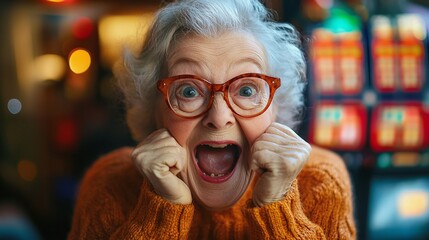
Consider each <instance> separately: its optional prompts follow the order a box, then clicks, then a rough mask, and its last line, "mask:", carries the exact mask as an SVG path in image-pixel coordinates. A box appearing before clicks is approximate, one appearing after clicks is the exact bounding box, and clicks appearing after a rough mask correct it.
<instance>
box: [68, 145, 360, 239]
mask: <svg viewBox="0 0 429 240" xmlns="http://www.w3.org/2000/svg"><path fill="white" fill-rule="evenodd" d="M131 151H132V149H131V148H122V149H119V150H116V151H114V152H112V153H110V154H108V155H106V156H104V157H102V158H100V159H99V160H98V161H97V162H95V163H94V164H93V166H92V167H91V168H90V169H89V170H88V172H87V173H86V175H85V177H84V178H83V180H82V183H81V186H80V190H79V195H78V199H77V202H76V206H75V212H74V216H73V224H72V228H71V231H70V233H69V236H68V239H169V240H171V239H318V240H319V239H355V238H356V232H355V224H354V219H353V208H352V192H351V183H350V179H349V175H348V172H347V169H346V168H345V166H344V163H343V161H342V160H341V159H340V158H339V157H338V156H337V155H335V154H334V153H332V152H330V151H327V150H323V149H321V148H317V147H315V146H313V150H312V153H311V155H310V159H309V161H308V163H307V164H306V166H305V167H304V168H303V170H302V171H301V173H300V174H299V175H298V178H297V179H296V180H295V181H294V183H293V184H292V187H291V189H290V190H289V192H288V193H287V194H286V196H285V198H284V199H283V200H282V201H278V202H275V203H272V204H269V205H266V206H263V207H255V206H254V205H253V203H252V200H251V196H252V187H250V188H249V190H248V191H247V192H246V193H245V194H244V196H243V197H242V199H241V200H240V201H239V202H238V203H237V204H236V205H234V207H232V208H230V209H226V210H223V211H208V210H206V209H204V208H203V207H201V206H199V205H198V204H196V203H193V204H190V205H175V204H171V203H170V202H168V201H166V200H164V199H163V198H161V197H159V196H158V195H157V194H156V193H155V192H154V190H153V188H152V186H151V185H150V183H149V182H148V181H146V180H145V179H144V177H142V175H141V174H140V173H139V172H138V171H137V169H136V168H135V167H134V165H133V162H132V159H131V157H130V156H131ZM252 186H253V185H252Z"/></svg>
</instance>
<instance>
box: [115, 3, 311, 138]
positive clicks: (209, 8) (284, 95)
mask: <svg viewBox="0 0 429 240" xmlns="http://www.w3.org/2000/svg"><path fill="white" fill-rule="evenodd" d="M228 31H246V32H248V33H250V34H252V35H253V36H254V37H255V38H256V40H257V41H259V43H260V44H261V45H262V46H263V48H264V50H265V52H266V55H267V56H266V59H267V61H268V63H267V66H268V70H267V73H266V74H269V75H272V76H275V77H279V78H281V81H282V82H281V87H280V88H279V89H278V90H277V92H276V94H275V97H274V104H276V106H277V109H278V111H277V121H278V122H280V123H283V124H285V125H287V126H289V127H291V128H294V127H296V125H297V124H298V123H299V115H300V112H301V109H302V107H303V89H304V86H305V60H304V56H303V53H302V51H301V49H300V47H301V46H300V39H299V36H298V34H297V31H296V30H295V29H294V28H293V27H292V26H291V25H289V24H286V23H279V22H275V21H274V20H273V19H272V15H271V13H270V12H269V11H268V10H267V9H266V8H265V6H264V5H263V4H262V3H260V2H259V1H258V0H181V1H180V0H179V1H176V2H173V3H170V4H168V5H166V6H165V7H163V8H161V9H160V10H159V11H158V12H157V14H156V16H155V19H154V21H153V23H152V25H151V26H150V28H149V30H148V32H147V38H146V39H145V42H144V44H143V46H142V49H141V51H140V52H139V53H138V54H136V55H134V54H132V53H131V51H125V52H124V56H123V61H121V62H120V63H119V65H117V66H116V69H115V74H116V76H117V78H118V84H119V87H120V88H121V90H122V92H123V94H124V97H125V102H126V107H127V123H128V126H129V128H130V130H131V133H132V134H133V137H134V138H135V139H136V140H142V139H143V138H144V137H145V136H146V135H147V134H149V133H150V132H152V131H153V130H155V118H154V111H155V109H154V102H155V99H156V97H157V96H158V94H160V93H159V92H158V91H157V89H156V82H157V81H158V80H159V79H161V78H162V77H165V76H164V75H165V70H166V69H165V66H166V56H167V55H168V54H167V53H168V51H169V48H170V46H171V45H172V44H174V43H175V42H177V41H179V40H180V39H181V37H183V36H184V35H186V34H189V33H191V34H196V35H199V36H204V37H213V38H214V37H216V36H219V35H220V34H222V33H225V32H228Z"/></svg>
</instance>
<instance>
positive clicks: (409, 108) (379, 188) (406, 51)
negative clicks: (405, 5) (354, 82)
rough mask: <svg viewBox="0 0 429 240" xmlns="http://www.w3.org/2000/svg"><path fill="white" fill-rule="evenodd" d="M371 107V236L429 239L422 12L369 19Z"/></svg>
mask: <svg viewBox="0 0 429 240" xmlns="http://www.w3.org/2000/svg"><path fill="white" fill-rule="evenodd" d="M370 27H371V34H372V37H371V38H370V45H371V51H370V53H371V66H372V67H373V69H372V84H373V87H374V91H375V93H376V96H377V99H378V101H376V104H375V105H374V106H373V108H372V112H371V121H370V127H369V129H370V133H369V137H370V139H369V140H370V149H371V152H372V154H373V156H372V157H373V159H374V160H375V161H374V165H373V174H372V177H371V180H370V184H369V193H368V216H367V231H366V238H367V239H429V108H428V106H429V102H428V101H427V97H426V96H428V93H429V88H428V86H429V85H428V83H427V80H426V76H427V75H426V72H425V68H426V66H427V61H426V55H425V53H426V50H427V49H426V45H427V39H426V27H425V25H424V23H423V21H422V20H421V19H420V17H419V16H418V15H412V14H401V15H397V16H394V17H387V16H374V17H373V18H372V20H371V22H370Z"/></svg>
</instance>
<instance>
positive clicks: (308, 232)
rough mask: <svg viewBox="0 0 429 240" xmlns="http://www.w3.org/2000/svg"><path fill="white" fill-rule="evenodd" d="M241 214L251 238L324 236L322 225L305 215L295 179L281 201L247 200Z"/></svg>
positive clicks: (321, 237) (316, 237) (307, 237)
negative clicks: (260, 203)
mask: <svg viewBox="0 0 429 240" xmlns="http://www.w3.org/2000/svg"><path fill="white" fill-rule="evenodd" d="M243 214H244V215H245V216H246V217H247V219H248V222H249V226H250V230H251V236H252V238H254V239H325V236H324V233H323V230H322V228H321V227H320V226H318V225H317V224H315V223H313V222H311V221H310V220H309V219H308V218H307V216H305V214H304V211H303V209H302V206H301V202H300V198H299V192H298V185H297V181H296V180H295V181H294V183H293V184H292V186H291V188H290V190H289V191H288V193H287V194H286V196H285V198H284V199H283V200H282V201H278V202H275V203H272V204H268V205H266V206H263V207H254V205H253V202H252V201H249V202H248V204H247V205H246V207H245V208H244V209H243Z"/></svg>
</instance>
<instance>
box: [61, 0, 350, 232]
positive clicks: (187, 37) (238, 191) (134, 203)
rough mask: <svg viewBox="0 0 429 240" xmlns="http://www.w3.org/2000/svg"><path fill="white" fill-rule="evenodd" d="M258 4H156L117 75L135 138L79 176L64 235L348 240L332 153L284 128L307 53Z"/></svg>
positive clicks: (242, 0) (297, 100)
mask: <svg viewBox="0 0 429 240" xmlns="http://www.w3.org/2000/svg"><path fill="white" fill-rule="evenodd" d="M298 43H299V40H298V37H297V35H296V33H295V32H294V30H293V28H291V27H290V26H288V25H286V24H280V23H275V22H273V21H271V20H270V19H269V13H268V11H267V9H265V7H264V6H263V5H262V4H261V3H260V2H258V1H257V0H223V1H213V0H189V1H186V0H185V1H177V2H174V3H170V4H169V5H167V6H165V7H164V8H163V9H161V10H160V11H159V12H158V14H157V15H156V17H155V20H154V22H153V24H152V26H151V28H150V30H149V32H148V35H147V39H146V41H145V43H144V45H143V47H142V49H141V51H140V52H139V53H138V54H137V55H136V56H134V55H132V54H126V55H125V57H124V61H123V64H121V66H122V67H121V68H120V69H119V70H118V71H117V73H118V74H117V75H118V78H119V82H120V86H121V88H122V89H123V92H124V94H125V97H126V103H127V120H128V125H129V127H130V129H131V131H132V133H133V136H134V137H135V139H136V140H137V141H138V142H140V144H138V146H137V147H135V148H133V149H131V148H124V149H120V150H117V151H114V152H112V153H110V154H108V155H106V156H104V157H102V158H101V159H99V160H98V161H97V162H96V163H95V164H94V165H93V166H92V167H91V168H90V169H89V170H88V172H87V174H86V176H85V177H84V179H83V181H82V184H81V187H80V192H79V196H78V199H77V203H76V209H75V213H74V219H73V226H72V229H71V232H70V234H69V239H107V238H111V239H154V238H155V239H158V238H159V239H249V238H254V239H295V238H296V239H353V238H355V226H354V221H353V209H352V194H351V186H350V180H349V176H348V173H347V170H346V168H345V166H344V164H343V162H342V160H341V159H340V158H339V157H338V156H337V155H335V154H333V153H331V152H328V151H326V150H322V149H320V148H317V147H315V146H313V147H310V145H309V144H308V143H306V142H305V141H304V140H303V139H301V138H300V137H299V136H298V135H297V134H296V133H295V132H294V131H293V130H292V129H293V128H294V127H295V126H296V124H297V123H298V121H297V115H298V114H299V113H300V109H301V107H302V105H303V99H302V90H303V88H304V81H303V79H304V73H305V62H304V59H303V55H302V53H301V51H300V49H299V47H298V45H297V44H298Z"/></svg>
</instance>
